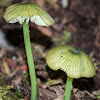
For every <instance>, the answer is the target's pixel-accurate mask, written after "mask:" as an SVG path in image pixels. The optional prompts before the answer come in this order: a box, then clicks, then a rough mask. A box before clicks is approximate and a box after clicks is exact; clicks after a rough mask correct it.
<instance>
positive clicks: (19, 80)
mask: <svg viewBox="0 0 100 100" xmlns="http://www.w3.org/2000/svg"><path fill="white" fill-rule="evenodd" d="M21 80H22V77H21V76H16V77H15V79H14V80H13V81H12V85H13V87H14V88H17V86H18V85H19V83H20V82H21Z"/></svg>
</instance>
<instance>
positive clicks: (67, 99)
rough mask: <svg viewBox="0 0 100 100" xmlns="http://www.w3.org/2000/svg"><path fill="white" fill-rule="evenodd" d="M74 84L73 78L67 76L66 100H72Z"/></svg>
mask: <svg viewBox="0 0 100 100" xmlns="http://www.w3.org/2000/svg"><path fill="white" fill-rule="evenodd" d="M72 82H73V78H70V77H68V76H67V82H66V89H65V100H70V95H71V86H72Z"/></svg>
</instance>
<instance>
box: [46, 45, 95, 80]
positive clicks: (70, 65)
mask: <svg viewBox="0 0 100 100" xmlns="http://www.w3.org/2000/svg"><path fill="white" fill-rule="evenodd" d="M46 62H47V64H48V66H49V67H50V68H51V69H53V70H58V69H61V70H62V71H64V72H66V73H67V75H68V76H69V77H71V78H76V79H77V78H80V77H87V78H89V77H93V76H94V75H95V73H96V69H95V66H94V65H93V63H92V61H91V59H90V57H89V56H88V55H87V54H86V53H85V52H83V51H82V50H80V49H78V48H75V47H72V46H69V45H68V46H60V47H56V48H53V49H51V50H50V51H49V52H48V53H47V55H46Z"/></svg>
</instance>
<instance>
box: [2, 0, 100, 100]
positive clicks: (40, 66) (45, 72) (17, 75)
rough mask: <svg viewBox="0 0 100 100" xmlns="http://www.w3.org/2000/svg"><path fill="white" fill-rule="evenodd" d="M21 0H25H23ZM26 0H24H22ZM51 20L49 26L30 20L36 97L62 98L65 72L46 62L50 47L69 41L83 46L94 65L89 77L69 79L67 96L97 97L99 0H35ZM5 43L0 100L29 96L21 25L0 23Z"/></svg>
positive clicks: (89, 99) (73, 99) (43, 99)
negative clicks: (70, 82)
mask: <svg viewBox="0 0 100 100" xmlns="http://www.w3.org/2000/svg"><path fill="white" fill-rule="evenodd" d="M23 1H25V0H23ZM26 1H27V0H26ZM36 1H37V3H38V4H39V5H40V6H41V7H42V8H44V9H45V10H46V11H47V12H48V13H49V14H50V15H51V16H52V17H53V18H54V20H55V24H54V25H53V26H51V27H40V26H36V25H35V24H34V23H30V35H31V45H32V52H33V57H34V61H35V70H36V76H37V100H64V93H65V84H66V78H67V77H66V74H65V73H64V72H62V71H60V70H58V71H53V70H51V69H49V67H48V66H47V64H46V60H45V58H46V53H47V52H48V51H49V50H50V49H51V48H53V47H56V46H61V45H73V46H75V47H78V48H80V49H82V50H84V51H85V52H86V53H87V54H88V55H89V56H90V57H91V59H92V61H93V63H94V65H95V66H96V69H97V71H96V75H95V76H94V77H93V78H88V79H87V78H80V79H77V80H76V79H75V80H74V81H73V87H72V94H71V100H99V99H100V10H99V9H100V0H69V3H68V6H67V7H66V8H64V7H63V5H62V3H61V0H36ZM0 26H1V29H2V31H3V32H4V33H5V35H6V38H7V41H8V42H9V44H8V47H1V48H0V100H30V96H31V86H30V80H29V72H28V65H27V58H26V54H25V48H24V40H23V34H22V26H21V25H19V24H18V23H17V24H7V23H6V22H5V21H4V19H3V21H2V22H1V23H0Z"/></svg>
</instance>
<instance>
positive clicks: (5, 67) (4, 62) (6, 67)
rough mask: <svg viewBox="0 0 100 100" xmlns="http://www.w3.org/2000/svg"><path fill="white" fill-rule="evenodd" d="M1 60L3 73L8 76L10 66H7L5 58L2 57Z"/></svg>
mask: <svg viewBox="0 0 100 100" xmlns="http://www.w3.org/2000/svg"><path fill="white" fill-rule="evenodd" d="M2 62H3V67H4V72H5V74H7V75H8V77H10V75H11V72H10V68H9V66H8V63H7V62H6V60H5V59H2Z"/></svg>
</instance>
